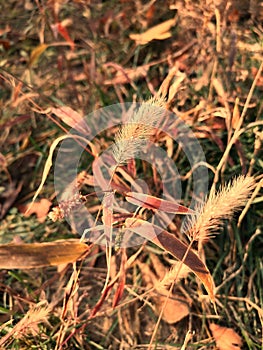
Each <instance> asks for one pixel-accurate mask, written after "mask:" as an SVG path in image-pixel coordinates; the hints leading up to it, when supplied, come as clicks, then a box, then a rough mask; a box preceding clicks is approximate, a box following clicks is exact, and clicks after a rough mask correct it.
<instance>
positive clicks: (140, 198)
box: [125, 192, 195, 215]
mask: <svg viewBox="0 0 263 350" xmlns="http://www.w3.org/2000/svg"><path fill="white" fill-rule="evenodd" d="M125 197H126V200H127V201H128V202H130V203H132V204H135V205H139V206H141V207H143V208H148V209H158V210H161V211H164V212H166V213H174V214H189V215H193V214H195V212H194V211H193V210H191V209H189V208H187V207H185V206H183V205H180V204H178V203H176V202H171V201H168V200H165V199H160V198H158V197H154V196H150V195H148V194H145V193H137V192H127V193H125Z"/></svg>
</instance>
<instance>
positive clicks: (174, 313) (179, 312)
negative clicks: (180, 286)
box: [137, 262, 189, 324]
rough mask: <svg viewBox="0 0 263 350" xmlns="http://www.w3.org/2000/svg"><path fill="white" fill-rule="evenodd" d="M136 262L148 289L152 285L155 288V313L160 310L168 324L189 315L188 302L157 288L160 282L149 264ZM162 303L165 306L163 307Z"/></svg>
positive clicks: (153, 296) (158, 312) (153, 297)
mask: <svg viewBox="0 0 263 350" xmlns="http://www.w3.org/2000/svg"><path fill="white" fill-rule="evenodd" d="M137 264H138V266H139V268H140V270H141V273H142V277H143V280H144V281H145V283H146V285H147V288H149V289H150V288H152V287H153V286H154V287H155V288H156V290H157V293H156V292H153V293H152V299H153V303H154V304H155V307H156V309H155V312H156V314H157V315H160V312H162V319H163V320H164V321H165V322H167V323H170V324H172V323H176V322H179V321H180V320H181V319H183V318H184V317H186V316H187V315H189V304H188V302H187V300H186V299H185V298H183V297H182V296H180V295H177V294H176V293H175V294H171V293H169V292H168V291H167V290H166V289H164V288H162V289H159V286H160V284H159V281H158V279H157V276H156V275H155V274H154V273H153V272H152V271H151V269H150V267H149V265H148V264H145V263H141V262H137ZM164 305H165V307H164V309H163V306H164ZM162 309H163V311H162Z"/></svg>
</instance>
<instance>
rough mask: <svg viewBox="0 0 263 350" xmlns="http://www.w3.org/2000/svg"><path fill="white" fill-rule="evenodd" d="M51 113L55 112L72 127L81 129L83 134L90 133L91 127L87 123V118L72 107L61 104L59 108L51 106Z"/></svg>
mask: <svg viewBox="0 0 263 350" xmlns="http://www.w3.org/2000/svg"><path fill="white" fill-rule="evenodd" d="M51 113H54V114H55V115H56V116H57V117H58V118H60V119H61V120H62V121H63V122H64V123H65V124H67V125H69V126H70V127H71V128H74V129H75V130H77V131H79V132H80V133H82V134H83V135H89V134H90V128H89V126H88V125H87V123H86V121H85V119H84V118H83V117H82V116H81V115H80V114H79V113H78V112H76V111H74V110H73V109H72V108H71V107H68V106H61V107H59V108H54V107H53V108H51Z"/></svg>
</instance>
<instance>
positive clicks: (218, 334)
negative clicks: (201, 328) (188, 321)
mask: <svg viewBox="0 0 263 350" xmlns="http://www.w3.org/2000/svg"><path fill="white" fill-rule="evenodd" d="M209 327H210V329H211V332H212V334H213V337H214V338H215V341H216V345H217V347H218V349H219V350H241V346H242V339H241V337H240V336H239V335H238V334H237V333H236V332H235V331H234V330H233V329H232V328H226V327H221V326H218V325H217V324H215V323H211V324H210V326H209Z"/></svg>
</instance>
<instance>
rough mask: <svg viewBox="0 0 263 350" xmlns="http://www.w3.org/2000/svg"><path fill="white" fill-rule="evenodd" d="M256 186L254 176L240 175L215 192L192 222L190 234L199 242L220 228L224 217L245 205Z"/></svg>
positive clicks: (227, 217) (228, 216)
mask: <svg viewBox="0 0 263 350" xmlns="http://www.w3.org/2000/svg"><path fill="white" fill-rule="evenodd" d="M254 186H255V182H254V178H253V177H250V176H239V177H238V178H236V179H234V180H233V182H232V183H229V184H228V185H226V186H223V187H221V188H220V190H219V191H218V192H217V193H213V194H212V195H210V197H209V198H208V200H207V202H206V203H205V204H204V205H203V206H202V208H201V210H199V215H198V216H196V217H195V218H194V220H193V219H192V220H193V221H192V222H191V228H190V229H189V232H188V234H189V235H190V237H191V238H192V239H194V240H198V242H199V244H202V242H203V241H206V240H207V239H208V238H209V236H210V235H211V234H213V233H216V231H217V230H218V229H219V228H220V226H221V224H222V220H223V219H229V218H230V217H231V216H232V215H233V214H234V213H235V212H236V211H238V210H239V209H240V208H241V207H242V206H244V205H245V204H246V202H247V200H248V198H249V197H250V195H251V192H252V190H253V188H254Z"/></svg>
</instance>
